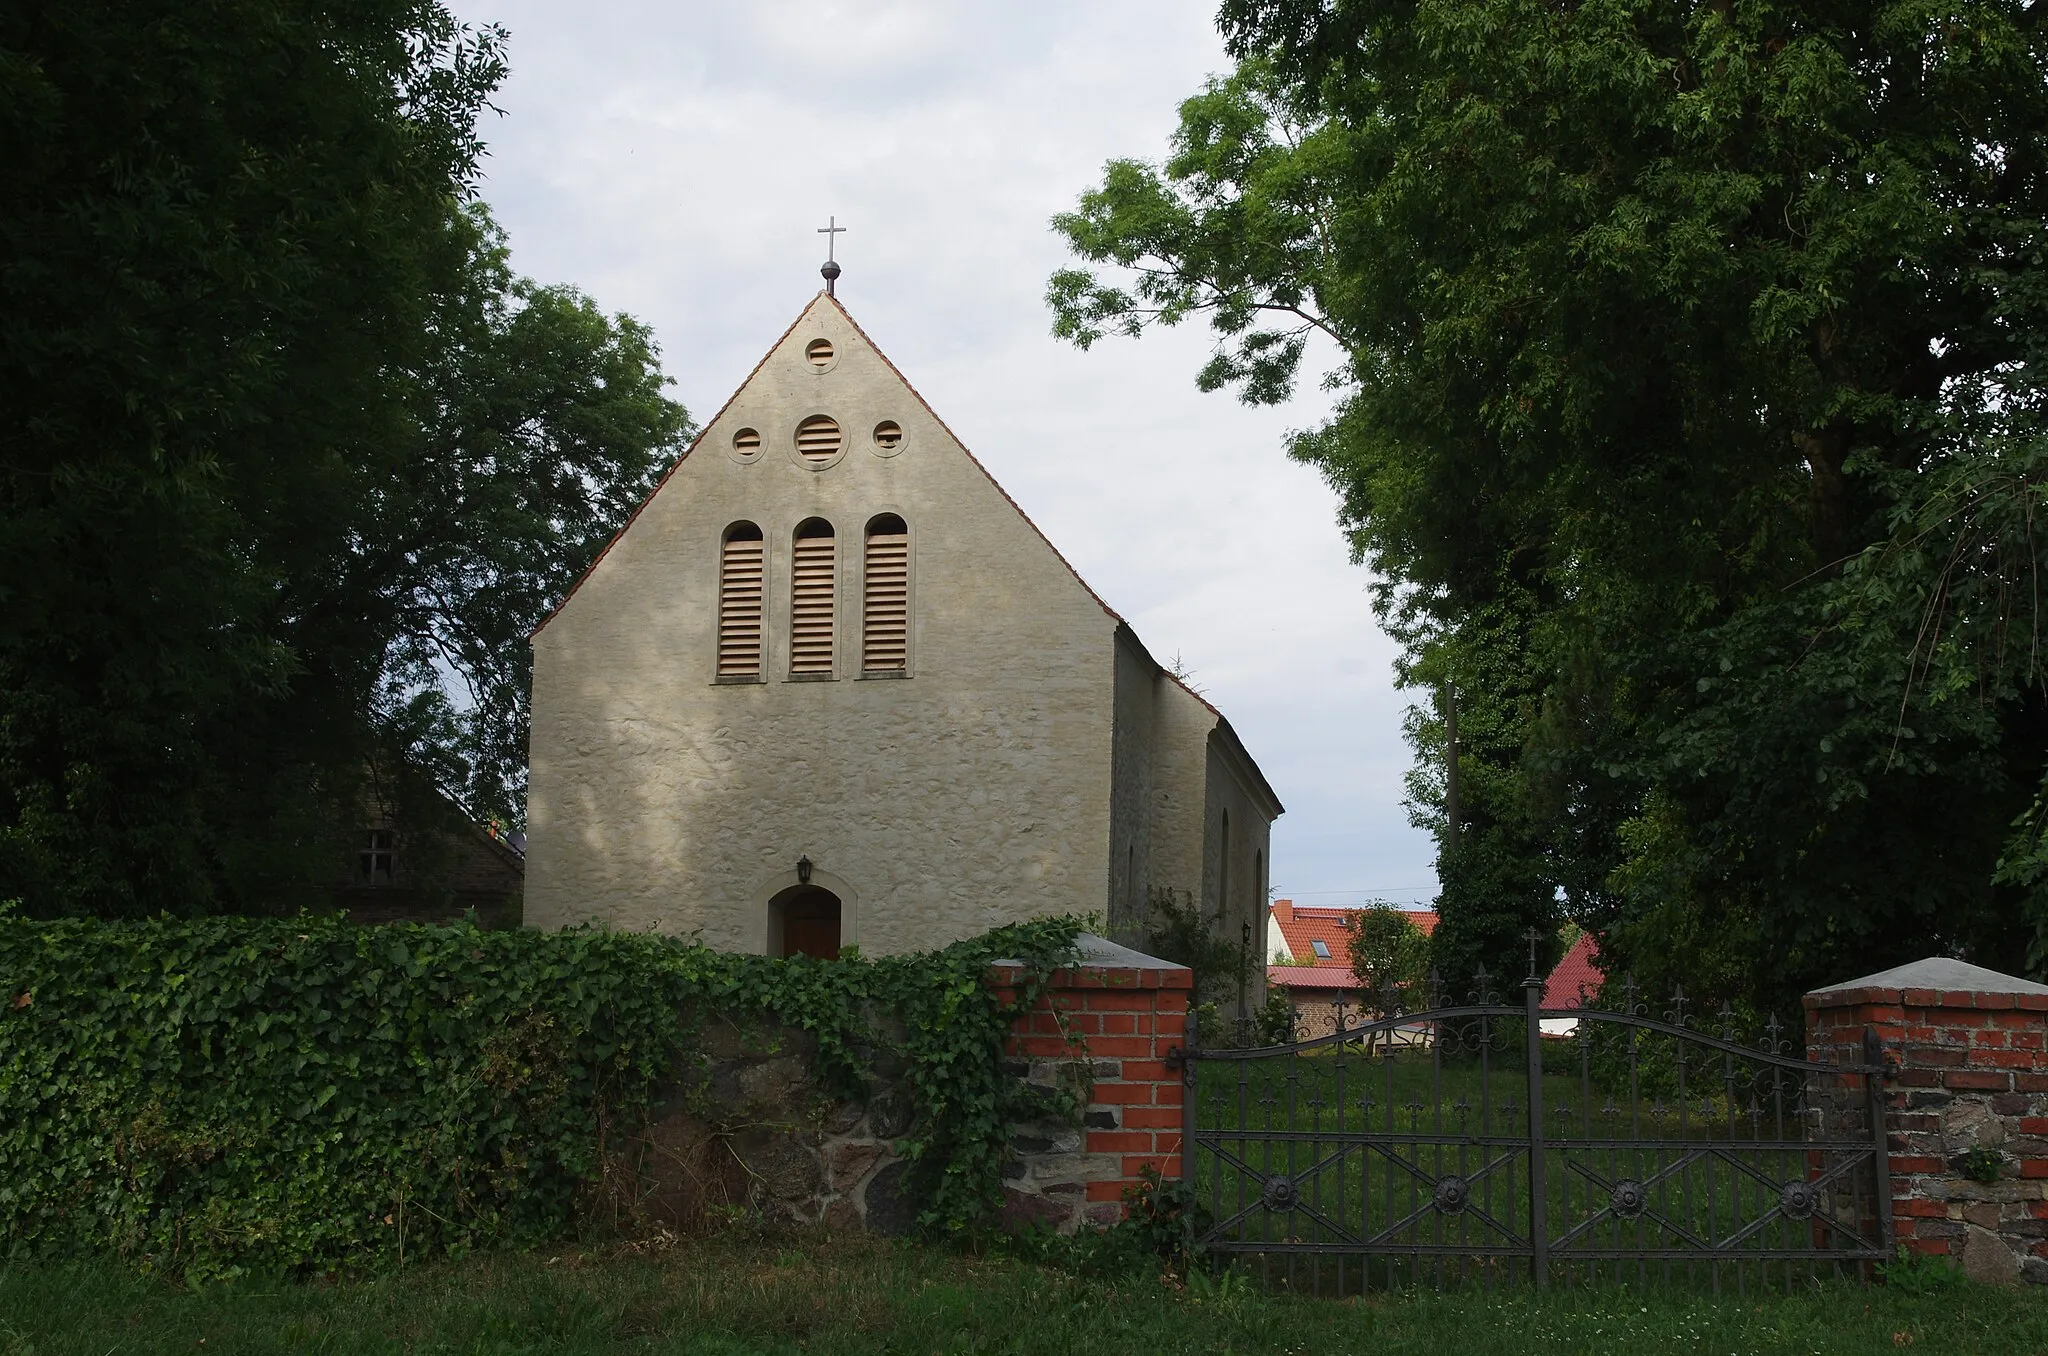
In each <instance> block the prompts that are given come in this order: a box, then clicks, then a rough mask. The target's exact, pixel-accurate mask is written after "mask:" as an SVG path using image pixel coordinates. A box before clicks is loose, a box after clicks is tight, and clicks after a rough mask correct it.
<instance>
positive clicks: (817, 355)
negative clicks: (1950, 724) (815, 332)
mask: <svg viewBox="0 0 2048 1356" xmlns="http://www.w3.org/2000/svg"><path fill="white" fill-rule="evenodd" d="M804 356H805V357H806V358H809V359H810V360H811V366H813V367H815V368H818V369H819V370H821V371H822V370H823V369H825V368H827V367H830V366H831V365H832V341H831V340H830V339H813V340H811V342H810V344H809V345H808V346H807V347H806V348H805V349H804Z"/></svg>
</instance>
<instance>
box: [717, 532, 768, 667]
mask: <svg viewBox="0 0 2048 1356" xmlns="http://www.w3.org/2000/svg"><path fill="white" fill-rule="evenodd" d="M763 545H764V543H763V542H762V540H761V529H760V528H758V527H755V526H754V525H753V524H752V523H740V524H737V525H736V526H734V527H733V529H732V530H731V531H730V532H729V533H728V534H727V536H726V539H725V558H724V560H723V561H722V562H721V563H720V568H719V572H718V676H719V677H721V678H756V677H759V676H760V673H761V585H762V573H761V570H762V564H763V561H762V550H761V548H762V546H763Z"/></svg>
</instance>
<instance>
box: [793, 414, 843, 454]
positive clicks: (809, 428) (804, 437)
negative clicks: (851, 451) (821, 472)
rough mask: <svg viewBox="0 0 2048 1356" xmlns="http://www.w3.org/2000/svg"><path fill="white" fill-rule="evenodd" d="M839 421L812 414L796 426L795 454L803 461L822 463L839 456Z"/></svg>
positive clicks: (826, 416)
mask: <svg viewBox="0 0 2048 1356" xmlns="http://www.w3.org/2000/svg"><path fill="white" fill-rule="evenodd" d="M840 441H841V439H840V436H839V421H838V420H837V419H834V418H833V417H832V416H831V415H829V414H814V415H812V416H811V417H810V418H808V419H806V420H804V421H803V422H802V423H801V424H798V425H797V426H796V454H797V455H798V456H799V457H802V458H803V459H804V460H805V461H808V462H813V463H822V462H828V461H830V460H832V458H834V457H836V456H838V455H839V445H840Z"/></svg>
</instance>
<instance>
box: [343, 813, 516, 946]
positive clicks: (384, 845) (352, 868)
mask: <svg viewBox="0 0 2048 1356" xmlns="http://www.w3.org/2000/svg"><path fill="white" fill-rule="evenodd" d="M525 883H526V859H525V856H524V854H523V853H522V852H521V836H520V835H518V834H516V833H505V832H502V831H498V830H496V829H495V827H494V826H491V825H484V824H478V823H476V822H475V821H474V820H472V819H471V818H470V817H469V815H468V814H467V813H466V812H464V811H463V810H462V809H461V808H460V807H458V806H457V805H456V804H455V803H454V802H453V801H452V800H448V799H446V798H445V797H439V796H435V797H433V798H432V800H431V801H429V802H428V803H426V804H421V805H415V806H413V807H412V808H411V811H410V813H408V812H407V811H406V810H405V809H403V808H401V807H400V805H399V804H398V803H397V799H396V797H394V796H385V795H380V794H378V793H377V792H376V791H374V790H373V791H372V792H371V794H370V795H369V796H368V797H367V798H366V800H365V803H364V808H363V811H362V814H361V816H360V827H359V828H358V829H357V830H356V832H355V843H354V847H353V849H352V850H351V851H350V852H349V854H348V856H347V859H346V860H345V861H344V863H343V869H342V873H341V878H340V879H339V880H337V881H336V882H335V885H334V889H333V892H332V895H331V900H332V903H333V905H334V907H335V908H337V909H340V910H344V911H346V912H347V914H348V917H349V921H351V922H355V923H370V924H375V923H445V922H452V921H453V920H455V919H457V918H461V917H463V916H464V915H465V914H466V913H469V912H471V911H472V910H473V911H474V913H475V916H476V920H477V923H478V925H479V926H481V927H485V928H494V929H495V928H516V927H518V926H519V924H520V912H521V904H522V898H523V894H524V888H525Z"/></svg>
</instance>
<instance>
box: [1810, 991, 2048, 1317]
mask: <svg viewBox="0 0 2048 1356" xmlns="http://www.w3.org/2000/svg"><path fill="white" fill-rule="evenodd" d="M1922 967H1926V968H1925V969H1922ZM1916 972H1917V973H1916ZM1965 972H1974V973H1965ZM1926 978H1933V979H1948V980H1951V981H1953V980H1954V979H1958V978H1960V979H1967V980H1972V981H1974V982H1972V983H1970V984H1969V985H1968V986H1967V987H1963V986H1957V987H1949V986H1947V985H1944V986H1942V987H1933V986H1930V985H1925V984H1917V983H1915V982H1913V981H1914V980H1915V979H1926ZM1999 981H2003V982H1999ZM2000 990H2011V991H2009V992H2001V991H2000ZM2028 990H2039V992H2028ZM1866 1029H1869V1030H1874V1031H1875V1032H1876V1033H1877V1034H1878V1037H1879V1039H1880V1041H1881V1042H1882V1044H1883V1049H1884V1055H1885V1062H1886V1063H1887V1065H1889V1066H1893V1073H1892V1076H1891V1077H1889V1078H1888V1079H1887V1095H1886V1115H1885V1124H1886V1129H1887V1132H1888V1140H1889V1148H1890V1170H1891V1189H1892V1215H1893V1221H1894V1227H1895V1229H1896V1232H1897V1237H1898V1241H1899V1242H1900V1243H1902V1244H1904V1245H1905V1246H1907V1247H1909V1248H1911V1249H1913V1250H1914V1251H1916V1252H1919V1253H1923V1254H1927V1255H1931V1256H1947V1257H1952V1258H1955V1259H1956V1260H1958V1261H1960V1262H1961V1264H1962V1266H1963V1268H1964V1270H1966V1271H1967V1272H1968V1273H1969V1274H1970V1275H1972V1276H1974V1277H1976V1278H1977V1279H1980V1280H1985V1281H1994V1282H1997V1281H2013V1280H2017V1279H2021V1278H2024V1279H2026V1280H2028V1281H2033V1282H2037V1283H2048V988H2042V986H2039V985H2032V984H2029V983H2027V982H2026V981H2024V980H2012V979H2010V977H2007V976H1999V975H1996V974H1993V973H1992V972H1989V971H1982V970H1977V969H1976V967H1971V966H1964V965H1961V964H1960V963H1959V962H1954V961H1943V962H1922V963H1920V966H1919V967H1913V966H1909V967H1902V968H1901V969H1900V970H1898V971H1890V972H1886V974H1884V975H1877V976H1872V977H1871V978H1870V979H1868V980H1859V981H1853V982H1852V983H1851V984H1850V985H1846V986H1843V987H1841V988H1837V989H1832V990H1825V991H1821V992H1818V993H1813V994H1809V995H1807V997H1806V1032H1807V1035H1806V1040H1807V1050H1808V1058H1820V1057H1823V1056H1825V1057H1829V1058H1832V1059H1835V1060H1842V1059H1851V1060H1857V1061H1860V1060H1862V1058H1863V1053H1862V1037H1863V1032H1864V1030H1866ZM1973 1174H1974V1175H1973ZM1993 1174H1995V1176H1994V1175H1993ZM1979 1176H1985V1177H1991V1178H1992V1180H1989V1181H1984V1180H1977V1178H1978V1177H1979Z"/></svg>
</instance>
